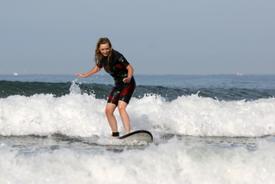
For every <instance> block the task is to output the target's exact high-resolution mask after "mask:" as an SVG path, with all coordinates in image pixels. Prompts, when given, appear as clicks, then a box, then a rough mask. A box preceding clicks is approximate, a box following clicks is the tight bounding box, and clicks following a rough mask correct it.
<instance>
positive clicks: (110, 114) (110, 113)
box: [105, 103, 118, 132]
mask: <svg viewBox="0 0 275 184" xmlns="http://www.w3.org/2000/svg"><path fill="white" fill-rule="evenodd" d="M115 109H116V105H115V104H112V103H107V105H106V108H105V114H106V116H107V119H108V122H109V125H110V127H111V129H112V132H117V131H118V130H117V121H116V118H115V116H114V111H115Z"/></svg>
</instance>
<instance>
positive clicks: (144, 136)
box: [119, 130, 153, 143]
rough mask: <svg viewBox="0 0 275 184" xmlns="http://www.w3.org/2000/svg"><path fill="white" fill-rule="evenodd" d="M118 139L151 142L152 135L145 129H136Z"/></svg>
mask: <svg viewBox="0 0 275 184" xmlns="http://www.w3.org/2000/svg"><path fill="white" fill-rule="evenodd" d="M119 139H121V140H124V141H129V142H131V141H137V142H146V143H151V142H153V135H152V134H151V132H149V131H147V130H136V131H133V132H130V133H128V134H125V135H123V136H121V137H119Z"/></svg>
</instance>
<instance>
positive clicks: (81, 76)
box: [75, 73, 85, 78]
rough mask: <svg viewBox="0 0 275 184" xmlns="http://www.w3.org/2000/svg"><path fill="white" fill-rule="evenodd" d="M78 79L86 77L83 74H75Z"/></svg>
mask: <svg viewBox="0 0 275 184" xmlns="http://www.w3.org/2000/svg"><path fill="white" fill-rule="evenodd" d="M75 75H76V76H77V77H80V78H84V77H85V76H84V74H82V73H76V74H75Z"/></svg>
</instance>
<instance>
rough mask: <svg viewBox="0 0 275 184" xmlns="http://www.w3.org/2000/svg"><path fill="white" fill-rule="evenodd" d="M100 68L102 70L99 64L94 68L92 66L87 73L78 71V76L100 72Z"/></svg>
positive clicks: (87, 75) (83, 76)
mask: <svg viewBox="0 0 275 184" xmlns="http://www.w3.org/2000/svg"><path fill="white" fill-rule="evenodd" d="M100 70H101V68H99V67H98V66H95V67H94V68H92V69H91V70H90V71H88V72H86V73H77V74H76V76H77V77H80V78H86V77H89V76H91V75H94V74H95V73H97V72H99V71H100Z"/></svg>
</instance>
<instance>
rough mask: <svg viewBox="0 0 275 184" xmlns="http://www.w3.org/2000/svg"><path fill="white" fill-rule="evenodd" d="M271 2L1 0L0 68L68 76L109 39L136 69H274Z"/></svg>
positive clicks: (178, 71)
mask: <svg viewBox="0 0 275 184" xmlns="http://www.w3.org/2000/svg"><path fill="white" fill-rule="evenodd" d="M274 8H275V1H273V0H264V1H261V0H226V1H225V0H171V1H167V0H138V1H129V0H100V1H96V0H77V1H76V0H24V1H22V0H0V74H13V73H15V72H16V73H19V74H69V75H70V74H72V75H73V74H74V73H77V72H86V71H88V70H90V69H91V68H92V67H93V66H94V60H93V58H94V49H95V45H96V42H97V40H98V38H100V37H109V38H110V40H111V42H112V44H113V48H114V49H115V50H118V51H119V52H121V53H122V54H123V55H124V56H125V57H126V59H127V60H128V61H129V62H130V63H131V65H132V66H133V67H134V69H135V73H136V74H150V75H165V74H184V75H185V74H186V75H188V74H202V75H205V74H237V73H242V74H275V21H274V20H275V11H274Z"/></svg>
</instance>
